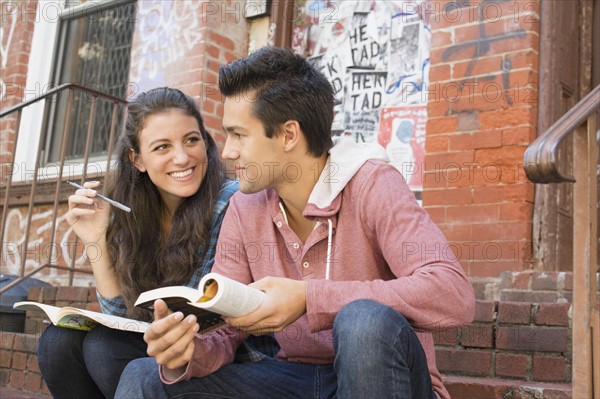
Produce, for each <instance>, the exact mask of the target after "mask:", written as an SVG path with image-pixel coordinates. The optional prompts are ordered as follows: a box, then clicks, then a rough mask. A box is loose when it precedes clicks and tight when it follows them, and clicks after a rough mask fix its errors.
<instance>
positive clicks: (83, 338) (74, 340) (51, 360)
mask: <svg viewBox="0 0 600 399" xmlns="http://www.w3.org/2000/svg"><path fill="white" fill-rule="evenodd" d="M37 355H38V362H39V366H40V370H41V372H42V376H43V378H44V380H45V381H46V384H47V385H48V389H49V390H50V393H51V394H52V396H53V397H54V398H56V399H61V398H86V399H87V398H105V397H106V398H113V397H114V395H115V390H116V389H117V385H118V383H119V378H120V377H121V372H122V371H123V369H124V368H125V366H127V363H129V362H130V361H131V360H133V359H137V358H140V357H145V356H148V355H147V354H146V343H145V342H144V338H143V334H140V333H133V332H126V331H121V330H113V329H110V328H107V327H104V326H101V325H98V326H96V327H94V329H93V330H91V331H90V332H86V331H79V330H72V329H68V328H61V327H56V326H53V325H50V326H48V327H47V328H46V329H45V330H44V332H43V334H42V336H41V337H40V340H39V345H38V350H37Z"/></svg>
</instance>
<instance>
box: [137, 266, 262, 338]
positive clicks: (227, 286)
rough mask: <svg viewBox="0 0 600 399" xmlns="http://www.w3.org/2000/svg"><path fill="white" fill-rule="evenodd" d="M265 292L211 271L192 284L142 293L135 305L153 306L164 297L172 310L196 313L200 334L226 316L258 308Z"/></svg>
mask: <svg viewBox="0 0 600 399" xmlns="http://www.w3.org/2000/svg"><path fill="white" fill-rule="evenodd" d="M264 296H265V293H264V292H262V291H260V290H257V289H256V288H252V287H249V286H247V285H245V284H242V283H240V282H238V281H235V280H232V279H230V278H228V277H225V276H222V275H220V274H217V273H208V274H207V275H205V276H204V277H202V280H200V284H199V285H198V289H196V288H190V287H184V286H180V287H162V288H156V289H154V290H150V291H146V292H142V293H141V294H140V296H139V297H138V299H137V301H136V302H135V306H139V307H142V308H146V309H151V310H152V309H153V308H154V301H155V300H157V299H162V300H163V301H165V302H166V304H167V306H168V307H169V309H171V310H172V311H174V312H177V311H179V312H182V313H183V314H184V315H188V314H194V315H196V317H197V318H198V324H200V329H199V333H201V334H206V333H208V332H211V331H214V330H216V329H218V328H220V327H222V326H223V325H224V321H223V319H221V315H223V316H232V317H237V316H243V315H245V314H248V313H250V312H252V311H253V310H255V309H256V308H258V307H259V306H260V304H261V303H262V300H263V298H264Z"/></svg>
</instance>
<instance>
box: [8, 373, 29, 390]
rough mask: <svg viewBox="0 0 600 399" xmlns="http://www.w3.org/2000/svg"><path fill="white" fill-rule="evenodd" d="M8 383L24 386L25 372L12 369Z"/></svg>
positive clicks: (16, 386)
mask: <svg viewBox="0 0 600 399" xmlns="http://www.w3.org/2000/svg"><path fill="white" fill-rule="evenodd" d="M8 384H9V385H10V386H11V387H13V388H17V389H21V388H23V385H25V373H24V372H22V371H18V370H11V371H10V376H9V377H8Z"/></svg>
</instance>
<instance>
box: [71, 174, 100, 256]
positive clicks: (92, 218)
mask: <svg viewBox="0 0 600 399" xmlns="http://www.w3.org/2000/svg"><path fill="white" fill-rule="evenodd" d="M83 186H84V187H85V189H78V190H77V191H75V194H73V195H71V196H69V211H68V212H67V214H66V218H67V222H68V223H69V225H70V226H71V227H72V228H73V231H74V232H75V234H77V237H79V239H80V240H81V241H82V242H83V243H84V244H86V245H87V244H98V243H103V242H104V241H105V237H106V230H107V229H108V221H109V215H110V205H108V204H107V203H106V202H104V201H100V200H99V199H97V198H95V196H96V190H95V189H96V188H97V187H98V186H100V182H86V183H84V184H83Z"/></svg>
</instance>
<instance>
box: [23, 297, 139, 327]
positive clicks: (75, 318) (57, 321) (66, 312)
mask: <svg viewBox="0 0 600 399" xmlns="http://www.w3.org/2000/svg"><path fill="white" fill-rule="evenodd" d="M13 308H15V309H23V310H30V311H37V312H39V311H43V312H44V313H46V315H47V316H48V318H49V319H50V321H51V322H52V324H54V325H56V326H58V327H65V328H74V329H77V330H85V331H89V330H91V329H92V328H93V327H94V326H95V325H96V323H100V324H102V325H105V326H106V327H109V328H113V329H116V330H123V331H132V332H140V333H143V332H146V330H147V329H148V327H149V326H150V323H146V322H143V321H138V320H133V319H127V318H125V317H119V316H113V315H109V314H106V313H99V312H94V311H91V310H85V309H78V308H74V307H70V306H66V307H64V308H59V307H57V306H52V305H46V304H44V303H38V302H31V301H23V302H17V303H15V304H14V305H13Z"/></svg>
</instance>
